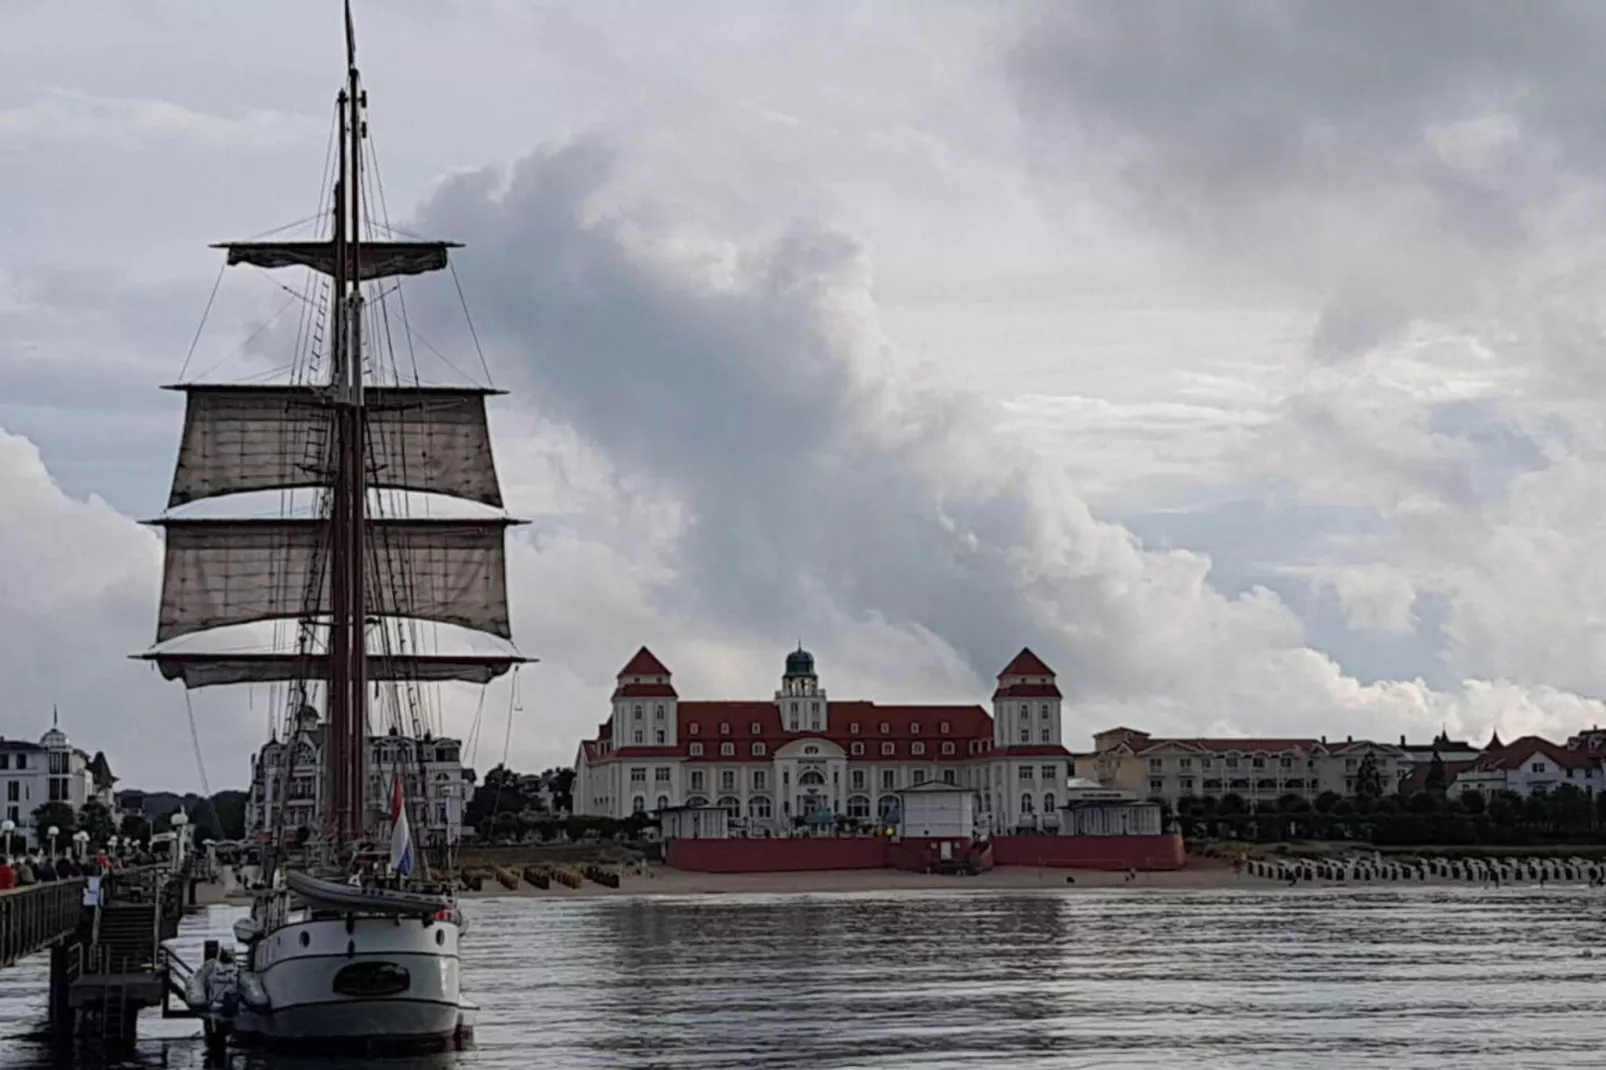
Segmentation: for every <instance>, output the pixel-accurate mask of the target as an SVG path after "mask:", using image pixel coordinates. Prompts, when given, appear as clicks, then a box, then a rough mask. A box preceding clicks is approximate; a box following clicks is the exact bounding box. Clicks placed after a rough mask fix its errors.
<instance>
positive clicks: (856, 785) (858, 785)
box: [848, 769, 864, 791]
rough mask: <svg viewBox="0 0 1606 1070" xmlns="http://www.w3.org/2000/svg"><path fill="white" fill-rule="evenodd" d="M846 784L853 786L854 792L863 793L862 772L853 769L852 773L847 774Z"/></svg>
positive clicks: (861, 770)
mask: <svg viewBox="0 0 1606 1070" xmlns="http://www.w3.org/2000/svg"><path fill="white" fill-rule="evenodd" d="M848 783H849V784H851V785H852V786H853V790H854V791H863V790H864V770H863V769H855V770H854V771H853V772H852V773H850V774H848Z"/></svg>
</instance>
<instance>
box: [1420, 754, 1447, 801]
mask: <svg viewBox="0 0 1606 1070" xmlns="http://www.w3.org/2000/svg"><path fill="white" fill-rule="evenodd" d="M1449 786H1450V778H1449V774H1448V773H1446V772H1445V768H1444V759H1443V758H1440V757H1439V752H1438V751H1434V752H1433V760H1432V761H1430V762H1429V763H1428V775H1427V780H1426V781H1425V782H1424V784H1423V787H1424V788H1425V789H1426V790H1428V791H1433V792H1442V791H1443V790H1444V789H1445V788H1447V787H1449Z"/></svg>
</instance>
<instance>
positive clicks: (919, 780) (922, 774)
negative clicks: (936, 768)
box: [914, 769, 926, 788]
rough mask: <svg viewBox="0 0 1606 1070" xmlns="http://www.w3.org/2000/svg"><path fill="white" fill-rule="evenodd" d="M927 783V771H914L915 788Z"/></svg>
mask: <svg viewBox="0 0 1606 1070" xmlns="http://www.w3.org/2000/svg"><path fill="white" fill-rule="evenodd" d="M925 782H926V771H925V770H924V769H916V770H915V771H914V786H915V787H917V788H918V787H919V786H920V785H922V784H924V783H925Z"/></svg>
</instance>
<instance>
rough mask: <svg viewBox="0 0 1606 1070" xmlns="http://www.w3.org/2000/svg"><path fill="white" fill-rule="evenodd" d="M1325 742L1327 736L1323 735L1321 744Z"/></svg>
mask: <svg viewBox="0 0 1606 1070" xmlns="http://www.w3.org/2000/svg"><path fill="white" fill-rule="evenodd" d="M1326 742H1327V737H1326V736H1323V737H1322V743H1323V744H1325V743H1326Z"/></svg>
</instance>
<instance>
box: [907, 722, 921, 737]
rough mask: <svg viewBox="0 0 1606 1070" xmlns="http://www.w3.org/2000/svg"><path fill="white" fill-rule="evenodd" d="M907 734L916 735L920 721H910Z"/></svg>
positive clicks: (918, 732)
mask: <svg viewBox="0 0 1606 1070" xmlns="http://www.w3.org/2000/svg"><path fill="white" fill-rule="evenodd" d="M909 734H910V735H911V736H918V735H919V734H920V722H919V721H911V722H909Z"/></svg>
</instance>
